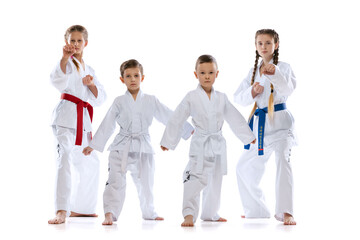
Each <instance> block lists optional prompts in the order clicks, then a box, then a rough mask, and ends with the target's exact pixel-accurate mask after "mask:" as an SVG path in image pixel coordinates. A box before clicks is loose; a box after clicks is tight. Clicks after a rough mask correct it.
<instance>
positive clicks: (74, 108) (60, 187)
mask: <svg viewBox="0 0 360 240" xmlns="http://www.w3.org/2000/svg"><path fill="white" fill-rule="evenodd" d="M65 42H66V45H65V46H64V47H63V56H62V59H61V60H60V61H59V63H58V64H57V65H56V66H55V68H54V70H53V72H52V73H51V75H50V80H51V83H52V85H53V86H54V87H55V88H56V89H57V90H59V91H60V93H61V101H60V102H59V104H58V105H57V106H56V108H55V109H54V112H53V120H52V127H53V132H54V135H55V138H56V142H57V151H58V158H57V162H56V164H57V172H56V183H55V211H56V216H55V218H53V219H51V220H49V221H48V223H50V224H61V223H64V222H65V219H66V217H67V216H69V215H70V216H73V217H77V216H87V217H96V216H97V215H96V213H95V210H96V203H97V193H98V185H99V160H98V158H97V156H96V155H95V154H94V155H93V156H91V157H85V156H84V155H83V154H82V150H83V148H84V147H85V146H87V145H88V142H89V141H90V140H91V121H92V113H93V108H92V106H99V105H101V104H102V103H103V102H104V101H105V99H106V94H105V91H104V88H103V86H102V85H101V84H100V83H99V81H98V80H97V77H96V75H95V72H94V70H93V69H92V68H91V67H90V66H89V65H87V64H85V63H84V60H83V50H84V48H85V47H86V46H87V44H88V32H87V30H86V29H85V28H84V27H83V26H80V25H74V26H71V27H69V28H68V29H67V31H66V33H65Z"/></svg>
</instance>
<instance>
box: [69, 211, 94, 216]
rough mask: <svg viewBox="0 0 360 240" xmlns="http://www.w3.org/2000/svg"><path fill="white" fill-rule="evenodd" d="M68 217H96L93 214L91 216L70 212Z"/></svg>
mask: <svg viewBox="0 0 360 240" xmlns="http://www.w3.org/2000/svg"><path fill="white" fill-rule="evenodd" d="M70 217H98V215H97V214H95V213H93V214H82V213H76V212H71V214H70Z"/></svg>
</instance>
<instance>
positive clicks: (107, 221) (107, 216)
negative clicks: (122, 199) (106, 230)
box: [102, 212, 113, 225]
mask: <svg viewBox="0 0 360 240" xmlns="http://www.w3.org/2000/svg"><path fill="white" fill-rule="evenodd" d="M102 225H113V215H112V213H110V212H108V213H105V220H104V221H103V223H102Z"/></svg>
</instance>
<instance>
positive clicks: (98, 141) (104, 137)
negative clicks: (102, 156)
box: [89, 99, 120, 152]
mask: <svg viewBox="0 0 360 240" xmlns="http://www.w3.org/2000/svg"><path fill="white" fill-rule="evenodd" d="M115 100H116V99H115ZM119 113H120V112H119V109H118V107H117V105H116V103H115V101H114V103H113V104H112V105H111V107H110V109H109V111H108V112H107V113H106V115H105V117H104V119H103V121H102V122H101V124H100V126H99V128H98V130H97V131H96V133H95V135H94V137H93V139H92V140H91V142H90V144H89V146H90V147H91V148H93V149H95V150H97V151H99V152H102V151H104V148H105V145H106V142H107V141H108V140H109V138H110V136H111V135H112V134H113V133H114V131H115V129H116V119H117V118H118V116H119Z"/></svg>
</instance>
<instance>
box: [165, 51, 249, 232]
mask: <svg viewBox="0 0 360 240" xmlns="http://www.w3.org/2000/svg"><path fill="white" fill-rule="evenodd" d="M194 73H195V76H196V78H197V79H199V85H198V87H197V88H196V89H195V90H193V91H191V92H189V93H188V94H187V95H186V96H185V98H184V99H183V100H182V102H181V103H180V105H179V106H178V107H177V108H176V110H175V112H174V114H173V116H172V117H171V119H170V120H169V122H168V124H167V126H166V129H165V132H164V135H163V138H162V140H161V148H162V149H163V150H164V151H165V150H168V149H172V150H174V149H175V147H176V146H177V144H178V142H179V141H180V136H181V131H180V130H181V126H182V125H183V124H184V122H185V121H186V119H187V118H188V117H189V116H191V117H192V122H193V124H194V126H195V133H194V135H193V137H192V140H191V145H190V153H189V157H190V160H189V163H188V165H187V167H186V169H185V171H184V195H183V210H182V213H183V216H184V221H183V223H182V224H181V226H183V227H192V226H194V222H195V221H196V219H197V217H198V213H199V203H200V192H201V191H202V190H203V197H202V200H203V201H202V215H201V217H200V218H201V219H202V220H206V221H221V222H225V221H226V219H224V218H222V217H220V216H219V214H218V210H219V208H220V195H221V184H222V177H223V175H225V174H226V173H227V166H226V164H227V160H226V142H225V139H224V137H223V136H222V133H221V129H222V126H223V123H224V120H226V121H227V122H228V123H229V125H230V128H231V129H232V131H233V132H234V133H235V135H236V136H237V137H238V138H239V139H240V140H241V141H242V142H243V143H245V144H249V143H255V137H254V135H253V133H252V132H251V130H250V128H249V126H248V125H247V122H246V120H245V119H244V118H243V116H242V115H241V114H240V113H239V112H238V111H237V109H236V108H235V107H234V106H233V105H232V104H231V103H230V102H229V100H228V99H227V97H226V95H225V94H224V93H221V92H218V91H215V90H214V88H213V84H214V82H215V79H216V78H217V76H218V73H219V71H218V67H217V63H216V60H215V58H214V57H212V56H210V55H202V56H200V57H199V58H198V60H197V62H196V65H195V72H194Z"/></svg>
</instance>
